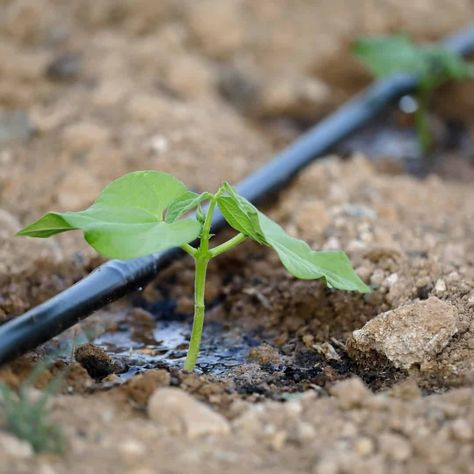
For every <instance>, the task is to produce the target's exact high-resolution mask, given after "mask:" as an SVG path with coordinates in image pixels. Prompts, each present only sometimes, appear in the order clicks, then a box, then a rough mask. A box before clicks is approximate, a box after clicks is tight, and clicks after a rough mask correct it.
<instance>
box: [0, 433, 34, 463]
mask: <svg viewBox="0 0 474 474" xmlns="http://www.w3.org/2000/svg"><path fill="white" fill-rule="evenodd" d="M0 449H1V452H3V453H5V454H7V455H8V456H11V457H14V458H17V459H28V458H31V457H32V456H33V448H32V447H31V445H30V444H29V443H27V442H26V441H23V440H21V439H18V438H16V437H15V436H12V435H10V434H8V433H4V432H0Z"/></svg>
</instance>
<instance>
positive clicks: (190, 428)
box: [148, 387, 230, 439]
mask: <svg viewBox="0 0 474 474" xmlns="http://www.w3.org/2000/svg"><path fill="white" fill-rule="evenodd" d="M148 416H149V417H150V418H151V419H152V420H153V421H155V422H156V423H158V424H160V425H163V426H164V427H166V428H168V430H169V431H170V432H172V433H176V434H184V435H186V436H187V437H188V438H192V439H194V438H198V437H200V436H205V435H226V434H228V433H229V431H230V425H229V423H228V422H227V420H226V419H225V418H224V417H223V416H222V415H220V414H219V413H217V412H215V411H214V410H212V409H211V408H209V407H208V406H207V405H205V404H204V403H202V402H199V401H198V400H196V399H194V398H193V397H192V396H191V395H189V394H188V393H186V392H183V391H182V390H179V389H177V388H171V387H170V388H158V389H157V390H155V392H154V393H153V395H152V396H151V397H150V400H149V402H148Z"/></svg>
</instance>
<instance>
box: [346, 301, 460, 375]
mask: <svg viewBox="0 0 474 474" xmlns="http://www.w3.org/2000/svg"><path fill="white" fill-rule="evenodd" d="M456 332H457V327H456V309H455V308H454V307H453V306H452V305H450V304H449V303H446V302H444V301H441V300H440V299H438V298H436V297H435V296H432V297H430V298H429V299H427V300H426V301H420V302H417V303H412V304H409V305H406V306H402V307H400V308H397V309H394V310H391V311H387V312H386V313H382V314H379V315H378V316H376V317H375V318H374V319H372V320H370V321H369V322H368V323H366V324H365V326H364V327H363V328H362V329H359V330H357V331H354V332H353V333H352V337H351V338H350V339H349V341H348V350H349V353H350V354H351V355H352V356H354V357H356V358H357V357H358V356H360V355H361V354H366V355H367V354H370V352H371V351H375V352H376V353H378V354H381V355H383V356H385V357H386V358H387V359H388V360H389V361H391V363H392V364H393V365H394V366H395V367H397V368H403V369H409V368H410V367H412V366H413V365H415V364H422V363H423V362H424V361H426V359H429V358H432V357H434V356H436V354H439V353H440V352H441V351H442V350H443V349H444V348H445V347H446V345H447V344H448V343H449V341H450V339H451V338H452V336H454V334H456Z"/></svg>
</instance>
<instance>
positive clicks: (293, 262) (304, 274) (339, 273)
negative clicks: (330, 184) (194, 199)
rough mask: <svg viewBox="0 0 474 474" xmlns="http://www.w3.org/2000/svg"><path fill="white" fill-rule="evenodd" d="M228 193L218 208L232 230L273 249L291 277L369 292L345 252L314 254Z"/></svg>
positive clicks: (232, 193) (220, 199)
mask: <svg viewBox="0 0 474 474" xmlns="http://www.w3.org/2000/svg"><path fill="white" fill-rule="evenodd" d="M225 190H226V192H227V194H228V195H227V196H221V197H219V198H218V205H219V209H220V210H221V212H222V214H223V215H224V217H225V219H226V220H227V222H228V223H229V224H230V226H231V227H233V228H234V229H236V230H238V231H239V232H241V233H242V234H244V235H246V236H248V237H250V238H251V239H253V240H256V241H257V242H259V243H261V244H265V245H269V246H270V247H272V248H273V249H274V250H275V251H276V253H277V254H278V256H279V257H280V260H281V262H282V263H283V265H284V266H285V268H286V269H287V270H288V272H289V273H291V274H292V275H294V276H295V277H297V278H301V279H304V280H314V279H318V278H324V279H325V281H326V283H327V285H328V286H329V287H331V288H337V289H340V290H349V291H359V292H362V293H367V292H369V291H370V289H369V288H368V287H367V285H365V283H364V282H363V281H362V280H361V279H360V278H359V277H358V276H357V274H356V273H355V272H354V270H353V269H352V266H351V263H350V260H349V259H348V258H347V255H346V254H345V253H344V252H342V251H325V252H316V251H314V250H312V249H311V247H310V246H309V245H308V244H307V243H306V242H304V241H303V240H299V239H295V238H293V237H291V236H289V235H288V234H287V233H286V232H285V231H284V230H283V229H282V228H281V227H280V226H279V225H278V224H277V223H276V222H274V221H272V220H271V219H270V218H269V217H267V216H265V215H264V214H263V213H261V212H260V211H258V210H257V209H256V208H255V207H254V206H253V205H252V204H251V203H250V202H249V201H247V200H246V199H245V198H243V197H242V196H239V195H237V193H236V191H235V190H234V189H233V188H232V187H231V186H230V185H229V184H226V188H225Z"/></svg>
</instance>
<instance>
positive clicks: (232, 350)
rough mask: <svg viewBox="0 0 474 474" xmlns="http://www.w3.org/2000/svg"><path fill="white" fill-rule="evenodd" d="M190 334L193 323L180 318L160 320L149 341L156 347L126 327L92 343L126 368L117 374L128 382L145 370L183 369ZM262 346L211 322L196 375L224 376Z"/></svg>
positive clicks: (257, 340)
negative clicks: (140, 338) (250, 351)
mask: <svg viewBox="0 0 474 474" xmlns="http://www.w3.org/2000/svg"><path fill="white" fill-rule="evenodd" d="M190 335H191V321H188V320H181V319H179V320H167V321H159V322H158V323H157V325H156V328H154V329H151V330H150V333H149V334H148V336H147V338H146V339H147V341H149V340H154V341H155V343H153V344H147V343H144V342H143V341H140V340H137V338H136V337H135V336H134V331H133V327H131V326H130V325H127V324H124V325H120V326H119V327H118V330H117V331H115V332H106V333H104V334H102V335H100V336H99V337H97V338H95V339H94V341H93V342H94V344H96V345H98V346H100V347H102V348H103V349H104V350H105V351H106V352H107V353H108V354H109V355H111V356H112V357H113V358H114V359H115V360H117V361H119V362H120V363H122V364H123V365H124V366H125V367H126V371H125V372H123V373H121V374H117V375H118V376H119V377H120V378H121V379H122V380H127V379H128V378H130V377H131V376H133V375H134V374H136V373H138V372H142V371H144V370H146V369H151V368H157V367H167V368H169V367H176V368H181V367H182V366H183V363H184V359H185V357H186V353H187V347H188V343H189V338H190ZM260 343H261V339H260V338H259V337H258V336H256V335H249V334H246V333H245V332H244V331H243V330H242V329H239V328H236V327H234V328H228V327H224V325H223V324H221V323H218V322H214V321H208V322H206V324H205V327H204V331H203V337H202V343H201V351H200V354H199V360H198V363H197V365H196V372H197V373H201V374H210V375H213V376H217V377H218V376H220V375H224V374H226V373H228V371H229V369H231V368H232V367H236V366H239V365H241V364H243V363H244V362H245V361H246V360H247V356H248V353H249V350H250V349H251V348H252V347H255V346H257V345H259V344H260Z"/></svg>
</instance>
